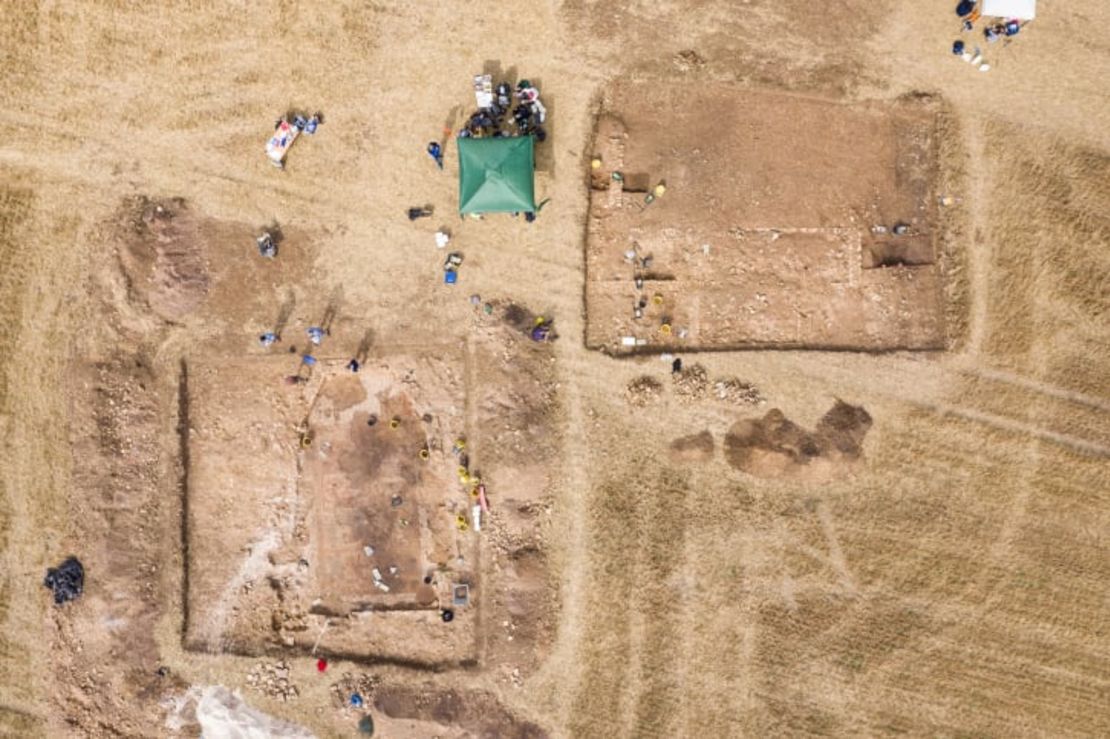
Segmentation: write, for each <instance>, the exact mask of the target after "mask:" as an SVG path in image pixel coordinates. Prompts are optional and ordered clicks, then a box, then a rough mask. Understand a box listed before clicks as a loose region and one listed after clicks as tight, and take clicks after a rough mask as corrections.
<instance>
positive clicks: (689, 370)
mask: <svg viewBox="0 0 1110 739" xmlns="http://www.w3.org/2000/svg"><path fill="white" fill-rule="evenodd" d="M671 380H672V381H673V384H674V393H675V395H677V396H679V397H680V398H685V399H687V400H700V399H702V398H704V397H705V395H706V393H707V392H708V391H709V373H708V372H706V371H705V367H703V366H702V365H700V364H691V365H690V366H688V367H683V368H682V369H681V370H679V371H678V372H675V373H673V374H671Z"/></svg>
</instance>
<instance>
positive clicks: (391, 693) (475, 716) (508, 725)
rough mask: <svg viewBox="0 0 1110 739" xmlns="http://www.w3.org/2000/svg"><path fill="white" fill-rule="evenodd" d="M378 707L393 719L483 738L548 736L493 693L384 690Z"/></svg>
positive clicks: (379, 690) (430, 689)
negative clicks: (520, 716) (500, 701)
mask: <svg viewBox="0 0 1110 739" xmlns="http://www.w3.org/2000/svg"><path fill="white" fill-rule="evenodd" d="M374 705H375V706H376V707H377V708H378V710H379V711H381V712H382V713H384V714H385V715H386V716H389V717H390V718H401V719H416V720H418V721H433V722H435V723H438V724H440V725H442V726H443V727H444V728H449V727H457V728H461V729H464V730H466V731H469V732H473V733H474V734H475V735H476V736H479V737H483V738H485V737H489V738H490V739H493V737H499V738H505V739H508V738H510V737H514V738H516V739H541V738H542V737H546V736H547V732H546V731H544V730H543V729H542V728H540V727H539V726H537V725H536V724H533V723H531V722H530V721H522V720H520V719H518V718H516V717H515V716H513V715H512V714H511V713H509V712H508V711H507V710H506V709H505V707H504V706H502V705H501V704H500V703H499V702H498V701H497V699H496V698H494V697H493V696H492V695H490V694H489V693H478V692H474V693H461V692H459V691H456V690H435V689H433V688H431V687H427V688H425V689H418V688H407V687H400V686H398V687H380V688H379V689H378V693H377V696H376V697H375V700H374Z"/></svg>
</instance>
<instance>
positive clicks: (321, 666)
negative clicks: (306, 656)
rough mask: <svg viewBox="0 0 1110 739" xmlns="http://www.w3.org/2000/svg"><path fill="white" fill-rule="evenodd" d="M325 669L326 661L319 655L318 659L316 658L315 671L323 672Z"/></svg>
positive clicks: (326, 667)
mask: <svg viewBox="0 0 1110 739" xmlns="http://www.w3.org/2000/svg"><path fill="white" fill-rule="evenodd" d="M326 669H328V661H327V660H326V659H324V658H323V657H321V658H320V659H318V660H316V671H317V672H323V671H324V670H326Z"/></svg>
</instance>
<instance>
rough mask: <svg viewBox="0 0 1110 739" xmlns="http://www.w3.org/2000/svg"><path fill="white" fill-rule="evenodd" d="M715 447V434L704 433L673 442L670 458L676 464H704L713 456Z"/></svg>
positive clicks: (683, 437)
mask: <svg viewBox="0 0 1110 739" xmlns="http://www.w3.org/2000/svg"><path fill="white" fill-rule="evenodd" d="M713 447H714V444H713V434H711V433H709V431H702V432H701V433H699V434H690V435H689V436H682V437H680V438H678V439H675V440H674V441H672V442H671V451H670V456H671V459H672V460H674V461H675V462H704V461H705V460H707V459H709V458H710V457H712V456H713Z"/></svg>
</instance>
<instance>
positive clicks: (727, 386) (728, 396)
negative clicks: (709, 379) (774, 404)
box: [713, 377, 763, 405]
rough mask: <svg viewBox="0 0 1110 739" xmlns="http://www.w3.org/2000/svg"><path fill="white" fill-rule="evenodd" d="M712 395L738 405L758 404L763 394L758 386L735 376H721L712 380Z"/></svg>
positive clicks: (761, 400)
mask: <svg viewBox="0 0 1110 739" xmlns="http://www.w3.org/2000/svg"><path fill="white" fill-rule="evenodd" d="M713 396H714V397H715V398H717V400H723V401H725V402H727V403H736V404H738V405H759V404H760V403H762V402H763V395H762V394H761V393H760V392H759V388H757V387H756V386H755V385H752V384H751V383H748V382H743V381H742V380H740V379H738V378H736V377H723V378H719V379H717V380H714V381H713Z"/></svg>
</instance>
